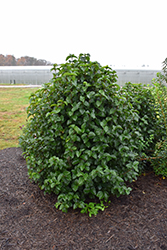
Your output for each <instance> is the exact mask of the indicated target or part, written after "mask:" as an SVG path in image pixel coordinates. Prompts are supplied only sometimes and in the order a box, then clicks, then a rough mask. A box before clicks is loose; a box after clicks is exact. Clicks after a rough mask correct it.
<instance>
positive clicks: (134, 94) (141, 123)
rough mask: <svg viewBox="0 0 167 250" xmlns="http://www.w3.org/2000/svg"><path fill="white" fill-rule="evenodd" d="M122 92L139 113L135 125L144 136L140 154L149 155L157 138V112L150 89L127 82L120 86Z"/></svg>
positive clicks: (147, 86)
mask: <svg viewBox="0 0 167 250" xmlns="http://www.w3.org/2000/svg"><path fill="white" fill-rule="evenodd" d="M122 92H124V93H126V98H127V100H128V101H129V102H130V103H131V104H132V106H133V108H134V109H135V110H137V112H138V115H139V120H138V121H137V122H136V126H138V129H139V130H140V132H141V134H142V136H143V138H144V140H143V141H144V148H145V150H144V152H142V154H143V155H145V156H146V155H147V156H151V155H152V154H153V152H154V150H155V145H156V142H157V140H158V139H159V137H158V133H157V129H158V124H157V112H156V109H155V105H156V102H155V98H154V95H153V93H152V90H151V88H150V86H149V85H144V84H142V83H140V84H134V83H131V82H128V83H126V84H125V86H124V87H123V88H122ZM140 156H141V155H140Z"/></svg>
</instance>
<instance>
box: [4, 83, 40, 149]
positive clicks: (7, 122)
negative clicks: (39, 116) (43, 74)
mask: <svg viewBox="0 0 167 250" xmlns="http://www.w3.org/2000/svg"><path fill="white" fill-rule="evenodd" d="M37 89H38V88H1V87H0V150H2V149H4V148H9V147H18V146H19V144H18V138H19V136H20V134H21V128H20V127H21V126H23V125H24V124H25V123H26V118H27V113H26V108H27V107H28V105H29V96H30V94H31V93H34V92H35V91H36V90H37Z"/></svg>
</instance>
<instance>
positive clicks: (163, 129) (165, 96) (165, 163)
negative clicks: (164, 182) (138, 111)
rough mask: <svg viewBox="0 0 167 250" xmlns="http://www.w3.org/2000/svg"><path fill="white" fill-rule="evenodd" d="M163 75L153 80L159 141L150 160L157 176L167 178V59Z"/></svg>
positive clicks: (164, 63) (160, 74) (159, 74)
mask: <svg viewBox="0 0 167 250" xmlns="http://www.w3.org/2000/svg"><path fill="white" fill-rule="evenodd" d="M162 70H163V74H162V73H157V78H156V79H153V81H152V83H153V85H154V86H153V88H152V93H153V95H154V98H155V103H156V105H155V110H156V114H157V125H158V126H157V134H158V140H157V144H156V148H155V152H154V155H153V157H152V158H151V159H150V161H151V164H152V166H153V168H154V172H155V173H156V174H157V175H163V176H165V177H167V87H166V85H165V84H166V83H167V58H166V59H165V61H164V62H163V69H162Z"/></svg>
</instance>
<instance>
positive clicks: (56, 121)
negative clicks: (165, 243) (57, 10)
mask: <svg viewBox="0 0 167 250" xmlns="http://www.w3.org/2000/svg"><path fill="white" fill-rule="evenodd" d="M116 79H117V75H116V72H115V71H113V70H112V69H111V68H110V67H108V66H106V67H102V66H101V65H100V64H99V63H98V62H91V61H90V55H89V54H80V55H79V57H78V58H77V57H76V56H74V55H70V56H69V57H67V58H66V63H64V64H61V65H56V64H55V65H54V67H53V79H52V83H48V84H45V85H44V87H43V88H42V89H40V90H38V91H37V92H36V93H35V94H33V95H32V96H31V99H30V105H29V107H28V110H27V112H28V118H29V121H28V123H27V126H26V127H25V129H24V132H23V135H22V136H21V137H20V145H21V147H22V149H23V151H24V155H25V158H26V161H27V167H28V174H29V177H30V178H32V179H33V180H34V181H35V182H37V183H38V185H39V186H40V188H41V189H42V190H44V191H45V192H47V193H51V192H54V193H55V194H57V195H58V198H57V203H56V204H55V206H56V207H57V208H59V209H60V210H62V211H64V212H67V210H68V208H70V207H72V208H73V209H76V208H81V212H83V213H84V212H89V215H90V216H91V215H92V214H95V215H96V214H97V212H98V210H99V209H101V210H104V208H105V206H104V204H103V201H105V202H107V201H108V198H109V196H110V195H111V194H113V195H116V196H120V195H121V194H129V193H130V191H131V188H130V187H128V186H127V181H129V182H131V181H132V180H133V179H136V178H137V176H138V174H139V162H138V161H137V160H136V158H137V157H138V152H139V151H140V152H142V150H144V137H143V135H142V133H141V128H139V127H138V126H136V125H137V124H138V122H139V119H140V117H139V114H138V112H137V111H136V108H134V107H133V106H134V105H132V102H133V100H132V99H133V98H136V97H133V96H131V99H130V101H129V100H128V99H127V94H126V93H123V92H122V91H121V89H120V87H119V86H118V85H117V84H116ZM142 122H143V124H145V119H143V120H141V123H142ZM142 126H143V125H142V124H141V127H142ZM87 198H90V199H94V198H98V199H99V200H100V203H99V204H96V203H95V202H90V203H87V202H86V201H87Z"/></svg>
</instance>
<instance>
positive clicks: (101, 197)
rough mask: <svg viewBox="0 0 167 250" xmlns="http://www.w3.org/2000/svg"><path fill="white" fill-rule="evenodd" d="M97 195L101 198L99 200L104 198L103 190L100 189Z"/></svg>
mask: <svg viewBox="0 0 167 250" xmlns="http://www.w3.org/2000/svg"><path fill="white" fill-rule="evenodd" d="M97 197H98V198H99V200H102V199H103V197H104V195H103V192H102V191H98V193H97Z"/></svg>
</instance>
